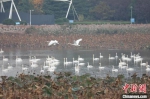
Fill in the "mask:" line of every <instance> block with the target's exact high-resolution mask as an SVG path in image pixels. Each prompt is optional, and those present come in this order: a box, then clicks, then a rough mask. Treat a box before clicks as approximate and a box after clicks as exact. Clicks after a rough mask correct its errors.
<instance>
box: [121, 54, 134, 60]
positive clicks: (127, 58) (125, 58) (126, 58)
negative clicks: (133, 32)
mask: <svg viewBox="0 0 150 99" xmlns="http://www.w3.org/2000/svg"><path fill="white" fill-rule="evenodd" d="M122 60H123V61H131V60H132V59H131V58H129V57H128V55H127V57H125V54H124V55H123V56H122Z"/></svg>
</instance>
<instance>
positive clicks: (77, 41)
mask: <svg viewBox="0 0 150 99" xmlns="http://www.w3.org/2000/svg"><path fill="white" fill-rule="evenodd" d="M80 41H82V39H78V40H76V41H74V43H73V44H72V43H68V44H70V45H74V46H80V45H79V43H80Z"/></svg>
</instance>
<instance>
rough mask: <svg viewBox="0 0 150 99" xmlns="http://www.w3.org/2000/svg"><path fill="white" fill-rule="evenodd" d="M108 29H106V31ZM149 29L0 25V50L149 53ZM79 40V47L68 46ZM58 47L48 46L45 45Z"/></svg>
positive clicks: (97, 26)
mask: <svg viewBox="0 0 150 99" xmlns="http://www.w3.org/2000/svg"><path fill="white" fill-rule="evenodd" d="M106 27H107V28H106ZM149 29H150V25H149V24H148V25H144V24H143V25H142V24H141V25H110V24H108V25H75V26H74V25H62V26H60V25H52V26H50V25H49V26H47V25H44V26H5V25H0V47H1V48H27V49H31V48H32V49H58V50H61V49H84V50H88V49H99V50H100V49H120V50H149V49H150V30H149ZM79 38H82V41H81V42H80V46H79V47H75V46H72V45H68V43H73V41H74V40H77V39H79ZM50 40H57V41H58V42H59V45H53V46H48V43H47V42H46V41H50Z"/></svg>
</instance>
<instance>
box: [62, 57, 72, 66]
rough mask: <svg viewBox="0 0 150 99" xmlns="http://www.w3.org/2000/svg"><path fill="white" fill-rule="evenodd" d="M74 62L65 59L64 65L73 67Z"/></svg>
mask: <svg viewBox="0 0 150 99" xmlns="http://www.w3.org/2000/svg"><path fill="white" fill-rule="evenodd" d="M71 64H72V62H69V61H67V58H64V65H71Z"/></svg>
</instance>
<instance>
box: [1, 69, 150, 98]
mask: <svg viewBox="0 0 150 99" xmlns="http://www.w3.org/2000/svg"><path fill="white" fill-rule="evenodd" d="M54 75H55V77H54V78H52V76H54ZM1 79H2V80H1V82H0V87H1V88H0V98H2V99H120V98H121V95H122V94H125V92H124V90H123V89H122V88H123V86H124V85H125V83H128V84H133V83H134V84H146V92H147V93H150V76H148V75H147V74H143V75H142V77H141V78H140V77H137V75H136V73H135V74H133V75H132V76H131V77H129V78H124V76H123V75H118V76H117V77H111V76H109V75H107V76H106V77H105V78H103V79H101V78H98V77H91V76H90V75H89V74H84V75H81V76H78V75H73V74H71V73H70V72H54V73H53V75H49V74H48V73H45V74H40V75H37V74H36V73H31V72H28V73H27V74H24V73H21V74H17V75H16V77H7V76H1ZM129 90H130V88H129ZM131 93H132V94H134V93H133V92H130V91H128V94H131ZM138 93H139V94H144V93H143V92H137V93H136V94H138ZM148 97H150V95H149V94H148Z"/></svg>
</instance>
